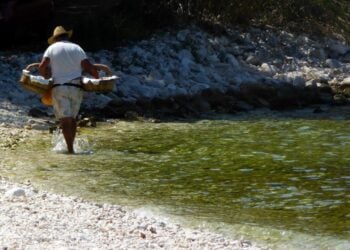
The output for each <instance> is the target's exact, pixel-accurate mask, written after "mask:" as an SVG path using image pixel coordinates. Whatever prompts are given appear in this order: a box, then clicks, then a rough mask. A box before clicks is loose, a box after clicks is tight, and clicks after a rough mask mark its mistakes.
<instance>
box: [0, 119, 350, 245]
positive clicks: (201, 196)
mask: <svg viewBox="0 0 350 250" xmlns="http://www.w3.org/2000/svg"><path fill="white" fill-rule="evenodd" d="M79 137H80V138H82V137H84V138H87V139H88V140H89V143H90V145H92V149H93V153H92V154H81V155H74V156H69V155H65V154H57V153H54V152H51V151H50V150H51V148H52V146H51V144H50V140H51V139H50V138H51V137H50V135H48V134H44V135H43V137H42V138H40V139H38V138H36V139H35V140H28V141H26V142H24V143H22V144H21V146H20V147H19V148H17V150H15V151H6V152H5V156H4V157H3V159H2V160H1V161H0V163H1V168H0V174H1V175H5V176H9V177H10V178H12V179H15V180H25V179H31V180H32V182H34V183H37V184H40V185H42V186H44V187H46V188H50V189H52V190H54V191H56V192H64V193H66V194H71V195H80V196H83V197H85V198H88V199H92V200H98V201H107V202H114V203H119V204H123V205H128V206H131V207H134V208H139V209H141V210H142V211H148V212H152V211H153V212H155V213H157V214H162V215H164V216H168V217H170V218H177V219H178V220H181V218H182V219H183V222H184V223H186V222H187V223H188V224H189V225H202V226H205V227H209V228H211V229H212V230H216V231H220V232H223V233H226V234H231V235H234V236H237V235H243V236H244V237H247V238H249V239H252V240H258V241H262V242H263V243H264V244H267V245H270V246H272V247H275V248H279V247H281V245H282V244H283V245H284V246H286V245H285V244H288V243H290V248H291V249H295V248H299V246H304V247H305V246H308V248H309V249H310V248H313V247H314V248H317V249H350V241H349V238H350V204H349V203H350V202H349V201H350V155H349V152H350V122H349V121H348V120H347V119H344V117H340V118H339V117H335V118H334V117H333V118H327V119H324V118H322V119H309V118H305V117H303V118H298V117H296V118H291V117H283V116H276V115H260V116H254V115H250V116H249V115H246V116H236V117H215V118H213V119H208V120H200V121H193V122H188V121H187V122H168V123H147V122H115V123H111V124H99V126H98V128H97V129H83V130H81V131H80V133H79V135H78V138H79ZM298 244H300V245H298Z"/></svg>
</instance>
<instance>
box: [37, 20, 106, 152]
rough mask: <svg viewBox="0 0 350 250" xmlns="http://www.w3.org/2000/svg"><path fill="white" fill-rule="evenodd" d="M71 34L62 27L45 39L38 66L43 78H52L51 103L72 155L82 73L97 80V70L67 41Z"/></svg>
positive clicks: (80, 96) (80, 51) (78, 47)
mask: <svg viewBox="0 0 350 250" xmlns="http://www.w3.org/2000/svg"><path fill="white" fill-rule="evenodd" d="M72 34H73V31H72V30H70V31H66V30H65V29H64V28H63V27H62V26H58V27H56V28H55V29H54V31H53V35H52V36H51V37H50V38H49V39H48V43H49V45H50V46H49V47H48V48H47V49H46V51H45V53H44V56H43V58H42V61H41V62H40V65H39V73H40V74H41V75H42V76H43V77H45V78H46V79H48V78H50V73H49V72H50V68H51V77H52V79H53V82H54V85H53V89H52V104H53V109H54V113H55V116H56V118H57V119H59V120H60V124H61V128H62V132H63V136H64V139H65V141H66V144H67V149H68V153H70V154H74V148H73V144H74V139H75V135H76V131H77V123H76V117H77V115H78V112H79V109H80V104H81V102H82V99H83V89H82V86H81V81H80V80H81V76H82V71H85V72H87V73H89V74H90V75H92V76H93V77H95V78H98V77H99V75H98V72H97V69H96V68H95V66H94V65H93V64H91V62H90V61H89V60H88V59H87V56H86V54H85V52H84V50H83V49H82V48H81V47H80V46H79V45H77V44H75V43H72V42H70V41H69V39H70V38H71V36H72Z"/></svg>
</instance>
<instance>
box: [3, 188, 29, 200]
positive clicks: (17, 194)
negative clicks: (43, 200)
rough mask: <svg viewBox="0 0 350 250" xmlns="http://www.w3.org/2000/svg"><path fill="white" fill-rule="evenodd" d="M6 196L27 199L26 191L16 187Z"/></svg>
mask: <svg viewBox="0 0 350 250" xmlns="http://www.w3.org/2000/svg"><path fill="white" fill-rule="evenodd" d="M5 196H7V197H10V198H15V197H25V196H26V191H25V190H24V189H22V188H17V187H14V188H12V189H10V190H8V191H6V193H5Z"/></svg>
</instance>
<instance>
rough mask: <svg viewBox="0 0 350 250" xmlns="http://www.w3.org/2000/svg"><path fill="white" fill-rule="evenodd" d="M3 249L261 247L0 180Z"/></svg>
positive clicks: (106, 205) (0, 216) (1, 244)
mask: <svg viewBox="0 0 350 250" xmlns="http://www.w3.org/2000/svg"><path fill="white" fill-rule="evenodd" d="M0 203H1V206H0V247H1V249H261V248H260V247H258V246H256V245H255V244H253V243H252V242H250V241H247V240H232V239H228V238H226V237H224V236H221V235H217V234H213V233H211V232H206V231H203V230H194V229H186V228H183V227H181V226H180V225H171V224H169V223H167V222H163V221H159V220H156V219H153V218H148V217H144V216H142V215H138V214H136V213H134V212H133V211H128V210H127V209H125V208H123V207H120V206H117V205H110V204H97V203H91V202H87V201H84V200H82V199H80V198H74V197H64V196H61V195H57V194H52V193H48V192H45V191H41V190H37V189H35V188H34V187H33V186H32V185H31V184H30V183H28V184H26V185H23V184H22V185H20V184H13V183H10V182H8V181H6V180H5V179H4V178H2V179H0Z"/></svg>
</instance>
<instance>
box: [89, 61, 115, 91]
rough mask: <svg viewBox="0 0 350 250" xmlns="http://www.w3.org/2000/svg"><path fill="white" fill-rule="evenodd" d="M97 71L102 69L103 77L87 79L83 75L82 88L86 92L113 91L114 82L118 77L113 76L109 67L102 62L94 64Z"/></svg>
mask: <svg viewBox="0 0 350 250" xmlns="http://www.w3.org/2000/svg"><path fill="white" fill-rule="evenodd" d="M95 67H96V68H97V70H98V71H104V73H105V75H106V76H105V77H101V78H99V79H89V78H86V77H83V80H82V85H83V89H84V90H85V91H87V92H99V93H105V92H110V91H113V87H114V84H115V82H116V80H117V79H118V77H116V76H113V74H112V71H111V69H110V68H109V67H108V66H106V65H104V64H95Z"/></svg>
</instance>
